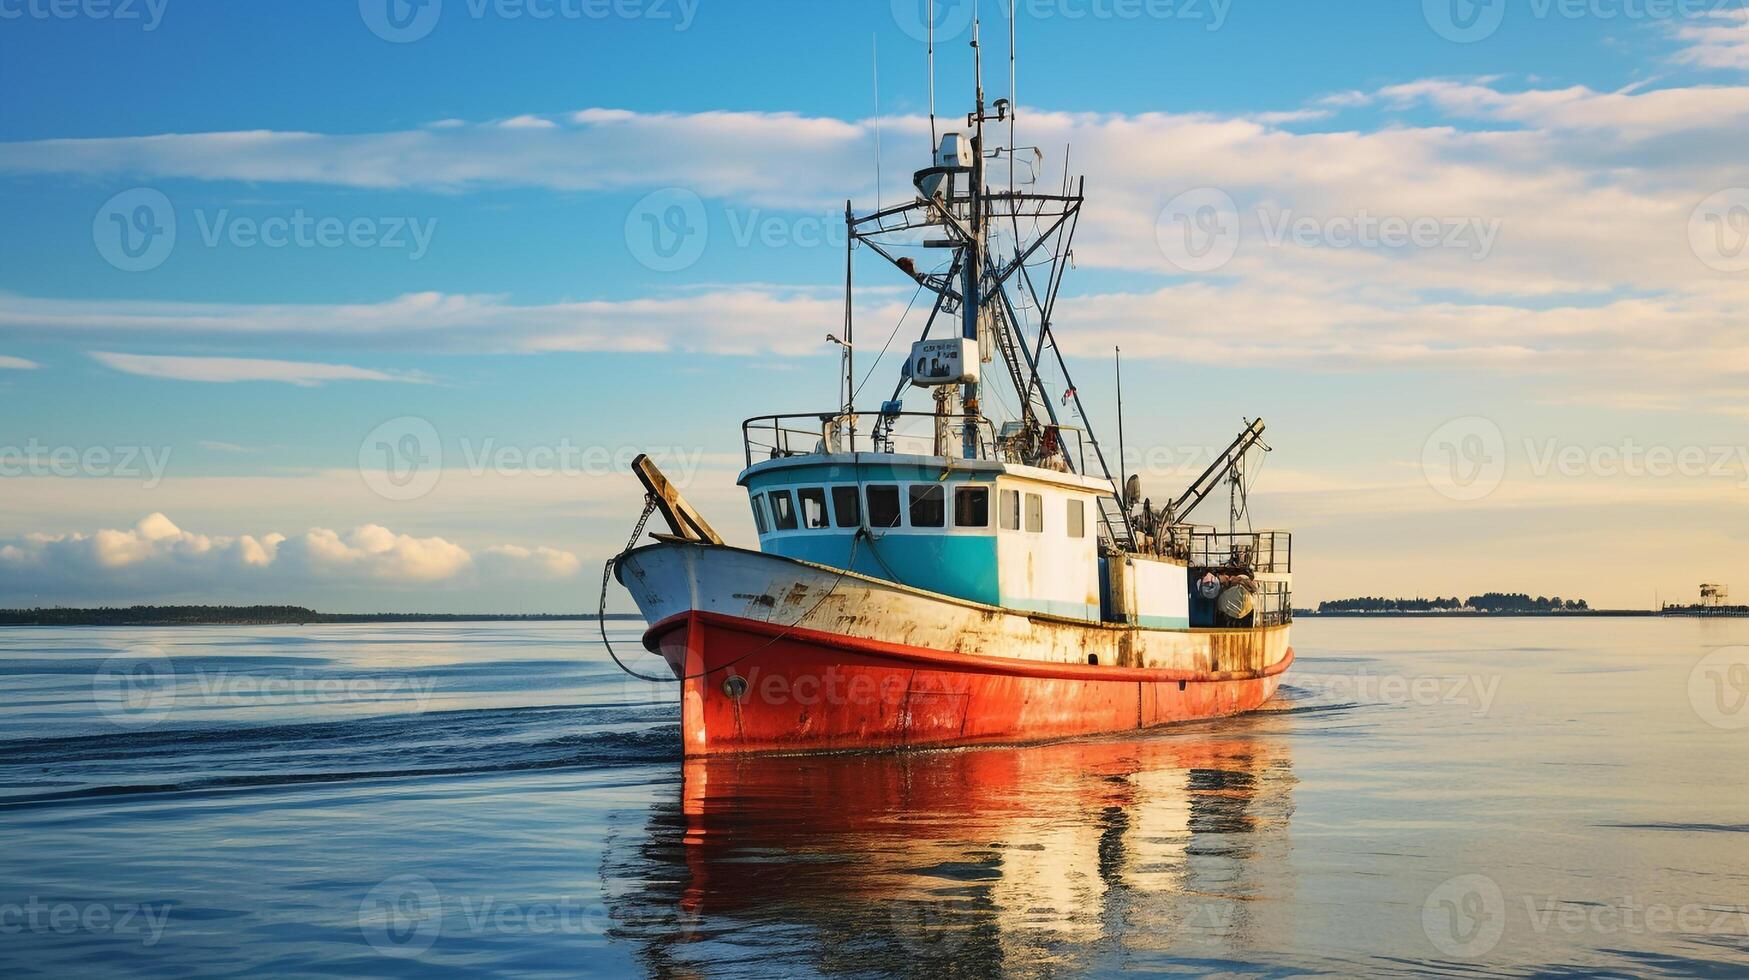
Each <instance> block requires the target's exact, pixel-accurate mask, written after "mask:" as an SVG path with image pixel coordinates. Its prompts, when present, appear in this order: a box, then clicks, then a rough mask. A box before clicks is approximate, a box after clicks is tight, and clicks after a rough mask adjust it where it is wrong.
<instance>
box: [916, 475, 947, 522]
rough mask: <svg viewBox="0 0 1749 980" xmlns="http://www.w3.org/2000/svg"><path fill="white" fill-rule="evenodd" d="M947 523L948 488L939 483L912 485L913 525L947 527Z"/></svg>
mask: <svg viewBox="0 0 1749 980" xmlns="http://www.w3.org/2000/svg"><path fill="white" fill-rule="evenodd" d="M946 525H947V490H946V488H944V487H943V486H942V485H941V484H939V483H925V484H919V485H917V486H914V487H912V488H911V526H912V527H945V526H946Z"/></svg>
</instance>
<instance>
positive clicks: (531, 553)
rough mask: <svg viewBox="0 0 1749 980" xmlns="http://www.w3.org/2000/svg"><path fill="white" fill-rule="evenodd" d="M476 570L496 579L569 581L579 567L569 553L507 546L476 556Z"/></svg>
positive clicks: (576, 558)
mask: <svg viewBox="0 0 1749 980" xmlns="http://www.w3.org/2000/svg"><path fill="white" fill-rule="evenodd" d="M480 567H481V568H486V569H491V570H492V571H493V572H494V577H496V578H504V579H519V578H541V579H549V578H570V577H571V576H573V575H575V574H577V572H578V570H580V569H581V568H582V567H583V563H582V561H581V560H579V559H578V557H577V556H576V555H573V554H571V553H570V552H569V551H560V550H558V549H557V548H547V547H540V548H524V547H521V546H519V545H513V544H511V545H498V546H496V547H492V548H487V549H486V550H485V551H484V552H482V553H481V555H480Z"/></svg>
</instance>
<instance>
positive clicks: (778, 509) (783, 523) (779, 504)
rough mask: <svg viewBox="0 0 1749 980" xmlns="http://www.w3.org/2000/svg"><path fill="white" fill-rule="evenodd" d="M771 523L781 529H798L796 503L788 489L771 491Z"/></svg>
mask: <svg viewBox="0 0 1749 980" xmlns="http://www.w3.org/2000/svg"><path fill="white" fill-rule="evenodd" d="M770 499H771V524H772V526H773V527H775V528H777V529H778V530H779V531H794V530H795V529H796V503H795V501H794V500H791V499H790V495H789V491H788V490H773V491H771V498H770Z"/></svg>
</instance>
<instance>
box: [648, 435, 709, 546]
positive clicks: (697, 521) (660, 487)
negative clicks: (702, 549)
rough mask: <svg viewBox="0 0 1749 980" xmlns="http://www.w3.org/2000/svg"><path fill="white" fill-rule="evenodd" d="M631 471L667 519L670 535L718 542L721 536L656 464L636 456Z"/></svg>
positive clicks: (706, 542) (690, 539) (705, 541)
mask: <svg viewBox="0 0 1749 980" xmlns="http://www.w3.org/2000/svg"><path fill="white" fill-rule="evenodd" d="M632 472H633V473H636V474H637V476H638V482H640V483H642V484H643V485H644V489H645V490H647V491H649V493H650V499H652V500H654V501H655V502H656V509H657V510H659V511H661V512H662V519H663V520H665V521H667V522H668V527H669V528H670V529H671V530H673V532H674V536H675V537H677V538H684V539H685V540H687V541H699V542H702V543H704V544H722V543H723V539H722V538H721V537H719V536H718V535H717V532H716V531H714V530H712V529H711V526H710V524H709V523H707V522H706V521H705V519H704V515H702V514H700V513H699V512H698V511H697V510H696V509H695V508H694V507H693V506H692V505H691V504H689V503H687V502H686V498H685V497H682V496H681V495H680V491H679V490H677V489H675V486H674V484H672V483H670V482H668V478H667V477H666V476H663V475H662V471H661V470H659V469H657V468H656V464H655V463H653V462H651V461H650V457H648V456H639V457H638V458H637V459H634V460H632Z"/></svg>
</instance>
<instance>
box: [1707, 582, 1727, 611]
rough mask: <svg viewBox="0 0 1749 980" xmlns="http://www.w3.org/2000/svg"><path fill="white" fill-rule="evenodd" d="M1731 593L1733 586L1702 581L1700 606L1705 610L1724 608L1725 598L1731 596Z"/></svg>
mask: <svg viewBox="0 0 1749 980" xmlns="http://www.w3.org/2000/svg"><path fill="white" fill-rule="evenodd" d="M1730 595H1731V587H1730V586H1728V585H1719V584H1716V583H1711V584H1709V583H1702V585H1701V587H1700V608H1701V609H1702V610H1703V611H1705V610H1709V609H1720V608H1723V607H1724V605H1725V600H1726V599H1728V598H1730Z"/></svg>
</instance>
